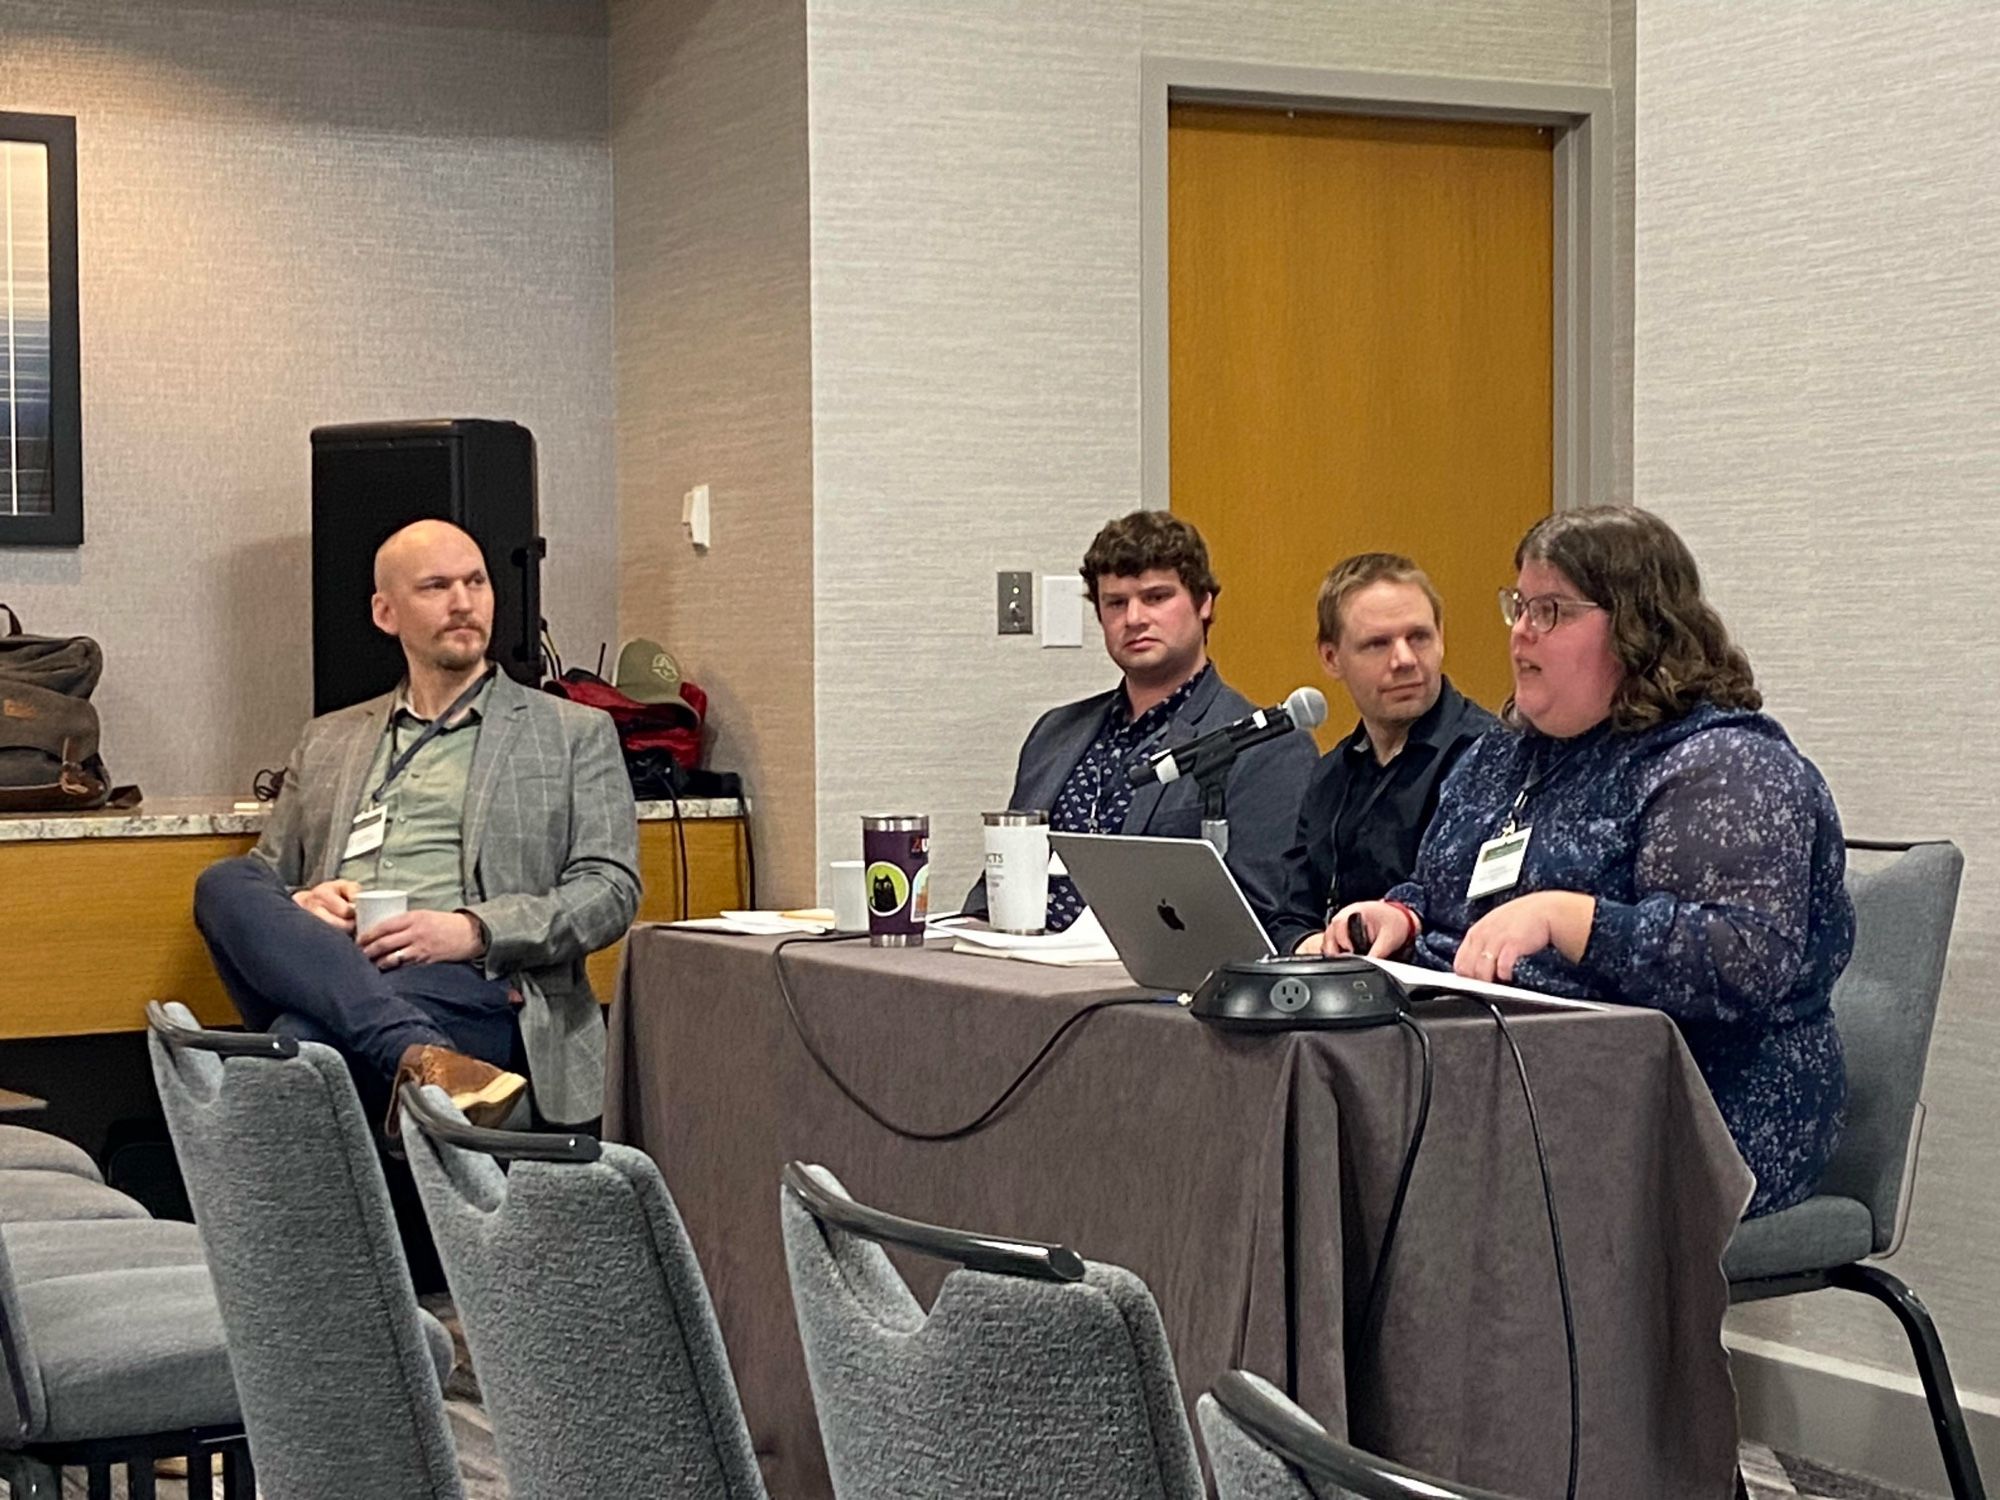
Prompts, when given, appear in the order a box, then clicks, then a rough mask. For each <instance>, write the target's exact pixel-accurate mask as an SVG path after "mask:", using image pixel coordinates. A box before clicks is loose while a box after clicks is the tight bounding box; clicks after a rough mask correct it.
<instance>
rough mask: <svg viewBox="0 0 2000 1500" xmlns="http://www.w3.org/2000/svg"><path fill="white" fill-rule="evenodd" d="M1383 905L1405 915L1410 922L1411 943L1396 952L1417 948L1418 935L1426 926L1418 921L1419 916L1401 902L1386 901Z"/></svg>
mask: <svg viewBox="0 0 2000 1500" xmlns="http://www.w3.org/2000/svg"><path fill="white" fill-rule="evenodd" d="M1382 904H1383V905H1384V906H1386V907H1388V908H1389V909H1390V910H1392V911H1399V912H1401V913H1402V914H1403V915H1404V917H1406V918H1407V919H1408V920H1409V924H1410V940H1409V942H1407V943H1405V944H1403V947H1402V948H1398V949H1397V950H1396V951H1397V952H1398V953H1400V952H1402V951H1403V949H1404V948H1410V947H1413V946H1415V944H1416V941H1417V934H1418V933H1420V932H1422V931H1423V930H1424V924H1423V923H1422V922H1420V921H1418V920H1417V914H1416V913H1415V912H1414V911H1412V910H1410V908H1409V907H1407V906H1405V905H1404V904H1403V903H1402V902H1400V901H1384V902H1383V903H1382Z"/></svg>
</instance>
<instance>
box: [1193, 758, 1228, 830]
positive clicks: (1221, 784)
mask: <svg viewBox="0 0 2000 1500" xmlns="http://www.w3.org/2000/svg"><path fill="white" fill-rule="evenodd" d="M1236 753H1237V752H1236V747H1235V746H1234V745H1231V746H1229V747H1228V748H1227V753H1226V754H1222V753H1218V754H1216V755H1212V756H1204V757H1203V758H1202V761H1201V763H1200V764H1199V765H1197V766H1196V767H1195V771H1194V784H1195V785H1196V786H1198V787H1199V788H1201V836H1202V837H1203V838H1205V839H1207V840H1208V841H1209V843H1211V844H1213V845H1215V852H1216V853H1217V854H1220V855H1223V856H1225V857H1227V855H1228V853H1229V813H1228V809H1227V808H1226V807H1225V805H1224V803H1225V799H1226V798H1227V797H1228V794H1229V773H1230V771H1231V770H1232V769H1233V768H1234V767H1235V765H1236Z"/></svg>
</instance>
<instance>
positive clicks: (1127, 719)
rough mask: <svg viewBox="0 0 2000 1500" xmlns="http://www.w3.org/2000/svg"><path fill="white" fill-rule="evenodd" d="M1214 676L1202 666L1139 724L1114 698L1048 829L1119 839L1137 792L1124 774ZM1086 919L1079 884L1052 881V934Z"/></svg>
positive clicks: (1120, 698) (1123, 699) (1124, 700)
mask: <svg viewBox="0 0 2000 1500" xmlns="http://www.w3.org/2000/svg"><path fill="white" fill-rule="evenodd" d="M1214 670H1215V668H1214V666H1213V665H1210V666H1204V667H1203V668H1202V669H1201V670H1200V671H1199V672H1197V673H1195V674H1194V676H1192V677H1190V678H1189V679H1188V680H1187V681H1186V682H1184V683H1182V684H1181V685H1180V686H1179V687H1177V688H1175V689H1174V690H1173V691H1172V692H1171V693H1169V694H1168V695H1167V696H1166V697H1165V698H1162V699H1161V700H1160V701H1159V702H1158V703H1155V704H1154V705H1153V706H1152V707H1151V708H1149V709H1147V710H1146V711H1145V712H1144V713H1142V714H1140V715H1139V717H1138V718H1136V719H1135V718H1133V717H1132V700H1131V699H1130V698H1128V697H1127V696H1126V695H1125V694H1124V693H1119V694H1118V695H1117V696H1116V697H1115V698H1113V699H1112V700H1111V708H1110V711H1109V712H1107V713H1106V714H1105V716H1104V727H1103V728H1102V729H1100V730H1098V731H1097V738H1096V739H1094V740H1092V741H1091V742H1090V748H1089V749H1087V750H1085V751H1084V752H1083V758H1082V759H1081V760H1079V761H1078V762H1077V763H1076V769H1075V770H1073V771H1071V772H1070V773H1069V779H1068V780H1067V781H1065V782H1064V783H1063V787H1062V790H1061V791H1060V792H1058V793H1057V794H1056V805H1055V807H1054V809H1053V810H1052V811H1051V812H1050V814H1049V827H1050V828H1052V829H1054V830H1055V831H1056V832H1057V833H1117V832H1118V831H1119V830H1120V829H1122V828H1123V827H1124V826H1125V815H1126V814H1127V813H1128V812H1130V811H1131V810H1132V793H1133V792H1134V790H1136V789H1135V788H1134V787H1133V785H1132V783H1131V781H1130V779H1128V778H1127V776H1126V775H1125V768H1126V767H1127V766H1129V765H1131V764H1132V762H1133V761H1135V760H1139V759H1141V758H1142V757H1144V756H1145V755H1147V754H1149V753H1150V752H1151V751H1152V750H1153V749H1154V748H1156V746H1157V743H1158V741H1159V740H1160V737H1161V736H1162V735H1164V734H1165V733H1166V732H1167V726H1168V725H1169V724H1171V723H1173V721H1174V715H1175V714H1177V713H1179V712H1180V711H1181V707H1182V705H1184V704H1185V703H1186V702H1187V701H1188V699H1189V698H1191V697H1193V696H1194V690H1195V687H1196V685H1197V684H1199V683H1200V682H1201V680H1202V679H1203V678H1204V677H1206V676H1208V674H1209V673H1210V672H1213V671H1214ZM1082 915H1083V898H1082V897H1081V896H1079V895H1078V894H1077V892H1076V882H1075V881H1073V880H1071V879H1070V878H1069V877H1068V876H1066V875H1061V876H1057V877H1056V878H1055V879H1053V880H1051V881H1050V882H1049V931H1050V932H1061V931H1063V930H1064V929H1066V928H1067V927H1068V926H1069V925H1070V924H1071V923H1072V922H1074V921H1075V920H1076V919H1077V918H1078V917H1080V916H1082Z"/></svg>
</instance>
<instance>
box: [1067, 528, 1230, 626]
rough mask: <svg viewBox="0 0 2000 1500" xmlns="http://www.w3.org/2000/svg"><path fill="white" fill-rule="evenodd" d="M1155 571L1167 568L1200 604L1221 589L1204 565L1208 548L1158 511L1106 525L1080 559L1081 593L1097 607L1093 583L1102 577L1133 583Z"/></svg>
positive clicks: (1193, 533) (1191, 530) (1190, 530)
mask: <svg viewBox="0 0 2000 1500" xmlns="http://www.w3.org/2000/svg"><path fill="white" fill-rule="evenodd" d="M1155 568H1171V569H1173V570H1174V572H1176V573H1178V574H1180V579H1181V582H1182V583H1184V584H1186V585H1187V591H1188V593H1190V594H1191V595H1193V596H1194V602H1195V603H1196V604H1200V603H1201V601H1202V597H1203V595H1206V596H1207V597H1208V598H1210V599H1211V600H1212V599H1215V598H1217V597H1218V596H1220V595H1221V593H1222V585H1221V584H1219V583H1217V582H1216V581H1215V574H1214V572H1212V571H1211V570H1210V568H1209V566H1208V543H1206V542H1204V541H1203V540H1202V539H1201V533H1200V532H1199V531H1196V530H1195V529H1194V527H1192V526H1191V525H1189V524H1188V523H1187V522H1186V521H1183V520H1182V519H1181V518H1180V517H1179V516H1177V515H1174V514H1172V513H1171V512H1168V511H1164V510H1135V511H1133V512H1132V514H1131V515H1129V516H1120V517H1119V518H1118V519H1117V520H1115V521H1107V522H1106V523H1105V525H1104V529H1103V530H1102V531H1100V532H1098V533H1097V535H1096V537H1095V538H1093V539H1092V541H1091V544H1090V550H1089V551H1088V552H1086V553H1084V554H1083V566H1082V567H1080V568H1078V569H1077V571H1078V572H1079V573H1081V574H1082V575H1083V588H1084V592H1085V593H1087V594H1089V595H1090V603H1091V607H1092V608H1093V609H1094V608H1096V607H1097V580H1098V579H1100V578H1102V577H1103V576H1104V575H1105V574H1107V573H1108V574H1110V575H1111V576H1112V577H1114V578H1137V577H1138V576H1139V575H1140V574H1141V573H1150V572H1152V570H1153V569H1155Z"/></svg>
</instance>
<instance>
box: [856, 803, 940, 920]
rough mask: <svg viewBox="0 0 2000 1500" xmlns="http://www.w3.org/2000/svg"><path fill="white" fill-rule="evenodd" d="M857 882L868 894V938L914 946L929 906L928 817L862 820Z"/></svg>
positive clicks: (928, 911) (929, 837)
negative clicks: (860, 870)
mask: <svg viewBox="0 0 2000 1500" xmlns="http://www.w3.org/2000/svg"><path fill="white" fill-rule="evenodd" d="M861 862H862V866H863V868H862V872H861V875H862V884H863V886H864V887H865V889H866V890H867V893H868V942H869V945H870V946H871V947H875V948H917V947H921V946H922V945H923V941H924V918H925V917H927V916H929V915H930V909H931V820H930V819H929V818H927V817H913V816H896V817H878V818H863V819H862V820H861Z"/></svg>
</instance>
